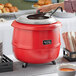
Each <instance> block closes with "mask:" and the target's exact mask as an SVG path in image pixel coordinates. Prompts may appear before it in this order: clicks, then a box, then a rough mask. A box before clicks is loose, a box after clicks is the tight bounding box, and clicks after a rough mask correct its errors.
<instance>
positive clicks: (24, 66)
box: [22, 61, 56, 68]
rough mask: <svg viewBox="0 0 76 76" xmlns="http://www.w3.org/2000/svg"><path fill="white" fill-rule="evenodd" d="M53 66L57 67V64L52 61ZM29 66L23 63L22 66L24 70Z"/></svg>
mask: <svg viewBox="0 0 76 76" xmlns="http://www.w3.org/2000/svg"><path fill="white" fill-rule="evenodd" d="M51 63H52V64H53V65H56V62H55V61H52V62H51ZM27 66H28V63H23V64H22V68H27Z"/></svg>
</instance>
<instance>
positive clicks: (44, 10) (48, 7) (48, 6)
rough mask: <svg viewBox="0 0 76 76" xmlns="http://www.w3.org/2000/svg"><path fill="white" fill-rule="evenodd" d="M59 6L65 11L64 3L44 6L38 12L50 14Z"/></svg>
mask: <svg viewBox="0 0 76 76" xmlns="http://www.w3.org/2000/svg"><path fill="white" fill-rule="evenodd" d="M59 6H61V7H62V8H63V9H64V2H62V3H55V4H49V5H44V6H42V7H40V8H38V10H40V12H49V11H51V10H52V9H56V8H57V7H59Z"/></svg>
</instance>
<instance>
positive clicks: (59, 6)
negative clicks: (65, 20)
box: [50, 6, 63, 17]
mask: <svg viewBox="0 0 76 76" xmlns="http://www.w3.org/2000/svg"><path fill="white" fill-rule="evenodd" d="M58 9H61V12H63V8H62V7H60V6H59V7H57V8H56V9H55V10H54V11H53V12H52V13H51V15H50V17H51V16H52V15H53V14H54V13H55V12H56V11H57V10H58Z"/></svg>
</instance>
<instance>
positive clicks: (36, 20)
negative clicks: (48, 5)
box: [16, 15, 57, 24]
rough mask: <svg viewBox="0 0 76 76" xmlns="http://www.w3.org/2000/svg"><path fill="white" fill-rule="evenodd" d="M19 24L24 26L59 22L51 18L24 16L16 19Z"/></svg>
mask: <svg viewBox="0 0 76 76" xmlns="http://www.w3.org/2000/svg"><path fill="white" fill-rule="evenodd" d="M16 21H17V22H19V23H23V24H52V23H55V22H57V20H56V19H55V18H54V17H52V16H51V18H50V17H49V16H46V15H45V16H42V17H39V16H34V15H23V16H20V17H19V18H17V19H16Z"/></svg>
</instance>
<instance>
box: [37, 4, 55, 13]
mask: <svg viewBox="0 0 76 76" xmlns="http://www.w3.org/2000/svg"><path fill="white" fill-rule="evenodd" d="M52 9H54V7H53V4H50V5H44V6H42V7H40V8H38V10H40V12H49V11H51V10H52ZM38 10H37V11H38Z"/></svg>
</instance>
